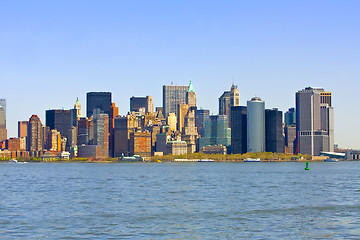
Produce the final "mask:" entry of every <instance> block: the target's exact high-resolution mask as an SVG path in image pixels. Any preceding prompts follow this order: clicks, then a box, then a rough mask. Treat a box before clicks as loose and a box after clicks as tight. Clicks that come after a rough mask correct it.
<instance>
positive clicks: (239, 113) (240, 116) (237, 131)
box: [231, 106, 247, 154]
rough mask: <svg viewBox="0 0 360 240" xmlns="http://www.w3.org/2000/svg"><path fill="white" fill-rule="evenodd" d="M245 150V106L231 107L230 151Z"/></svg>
mask: <svg viewBox="0 0 360 240" xmlns="http://www.w3.org/2000/svg"><path fill="white" fill-rule="evenodd" d="M246 152H247V107H244V106H234V107H231V153H235V154H237V153H241V154H244V153H246Z"/></svg>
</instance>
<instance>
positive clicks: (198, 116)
mask: <svg viewBox="0 0 360 240" xmlns="http://www.w3.org/2000/svg"><path fill="white" fill-rule="evenodd" d="M209 116H210V111H209V110H206V109H199V110H196V111H195V127H197V131H198V134H199V135H200V136H203V135H204V127H205V118H206V117H209Z"/></svg>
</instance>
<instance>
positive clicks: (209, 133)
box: [199, 115, 231, 150]
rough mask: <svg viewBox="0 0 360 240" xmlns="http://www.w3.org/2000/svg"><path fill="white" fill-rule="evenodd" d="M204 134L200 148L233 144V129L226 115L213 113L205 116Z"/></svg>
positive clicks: (200, 141)
mask: <svg viewBox="0 0 360 240" xmlns="http://www.w3.org/2000/svg"><path fill="white" fill-rule="evenodd" d="M203 133H204V135H203V136H202V137H201V138H200V139H199V149H200V150H201V149H202V148H203V147H206V146H215V145H222V146H226V147H230V146H231V129H230V128H229V123H228V117H227V116H226V115H211V116H209V117H206V118H205V128H204V131H203Z"/></svg>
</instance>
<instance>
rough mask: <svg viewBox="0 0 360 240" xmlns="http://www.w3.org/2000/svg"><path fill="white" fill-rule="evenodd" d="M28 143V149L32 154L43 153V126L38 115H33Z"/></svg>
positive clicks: (29, 127)
mask: <svg viewBox="0 0 360 240" xmlns="http://www.w3.org/2000/svg"><path fill="white" fill-rule="evenodd" d="M27 136H28V138H27V139H28V143H27V148H28V151H30V152H38V151H41V150H42V148H43V146H42V124H41V121H40V118H39V117H38V116H37V115H32V116H31V117H30V119H29V125H28V134H27Z"/></svg>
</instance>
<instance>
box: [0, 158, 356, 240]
mask: <svg viewBox="0 0 360 240" xmlns="http://www.w3.org/2000/svg"><path fill="white" fill-rule="evenodd" d="M304 168H305V163H298V162H296V163H295V162H281V163H181V162H180V163H113V164H111V163H110V164H105V163H28V164H19V163H13V164H10V163H0V239H22V238H23V239H232V238H234V239H241V238H244V239H324V238H329V239H360V162H335V163H331V162H329V163H325V162H317V163H310V164H309V168H310V170H309V171H305V169H304Z"/></svg>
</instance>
